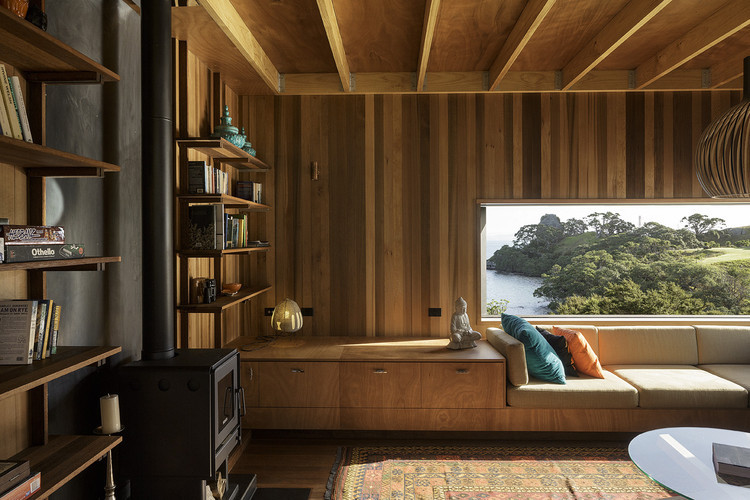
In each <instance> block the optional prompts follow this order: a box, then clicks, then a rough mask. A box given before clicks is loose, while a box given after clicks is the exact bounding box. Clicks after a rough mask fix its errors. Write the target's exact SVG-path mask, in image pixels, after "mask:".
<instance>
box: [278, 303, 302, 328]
mask: <svg viewBox="0 0 750 500" xmlns="http://www.w3.org/2000/svg"><path fill="white" fill-rule="evenodd" d="M271 327H272V328H273V329H274V330H276V331H278V332H283V333H293V332H296V331H297V330H299V329H300V328H302V311H301V310H300V308H299V306H298V305H297V303H296V302H295V301H293V300H292V299H284V300H282V301H281V302H279V304H278V305H277V306H276V307H275V308H274V309H273V314H272V315H271Z"/></svg>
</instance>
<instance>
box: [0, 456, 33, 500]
mask: <svg viewBox="0 0 750 500" xmlns="http://www.w3.org/2000/svg"><path fill="white" fill-rule="evenodd" d="M41 486H42V473H41V472H36V473H32V472H31V469H30V467H29V462H28V460H25V461H21V462H13V461H0V500H21V499H22V498H28V497H30V496H31V495H33V494H34V493H35V492H36V491H37V490H38V489H39V488H41Z"/></svg>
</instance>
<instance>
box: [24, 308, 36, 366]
mask: <svg viewBox="0 0 750 500" xmlns="http://www.w3.org/2000/svg"><path fill="white" fill-rule="evenodd" d="M30 307H31V318H30V320H29V345H28V347H29V348H28V352H29V358H28V360H27V362H26V364H29V365H30V364H31V363H32V362H33V361H34V342H36V318H37V311H38V309H39V301H38V300H32V301H31V306H30Z"/></svg>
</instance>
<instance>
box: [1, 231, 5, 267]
mask: <svg viewBox="0 0 750 500" xmlns="http://www.w3.org/2000/svg"><path fill="white" fill-rule="evenodd" d="M3 262H5V239H4V238H3V237H2V236H0V264H2V263H3Z"/></svg>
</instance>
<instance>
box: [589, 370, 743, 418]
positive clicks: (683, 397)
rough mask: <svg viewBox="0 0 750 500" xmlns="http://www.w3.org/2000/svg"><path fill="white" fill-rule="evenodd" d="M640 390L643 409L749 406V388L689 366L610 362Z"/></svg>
mask: <svg viewBox="0 0 750 500" xmlns="http://www.w3.org/2000/svg"><path fill="white" fill-rule="evenodd" d="M604 368H606V369H607V370H609V371H611V372H612V373H614V374H615V375H617V376H618V377H621V378H622V379H623V380H625V381H626V382H628V383H629V384H631V385H632V386H633V387H635V388H636V389H638V398H639V406H640V407H641V408H747V401H748V399H747V390H746V389H745V388H744V387H741V386H739V385H737V384H735V383H733V382H730V381H728V380H725V379H723V378H721V377H717V376H716V375H714V374H712V373H709V372H707V371H705V370H701V369H699V368H696V367H695V366H688V365H607V366H605V367H604Z"/></svg>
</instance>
